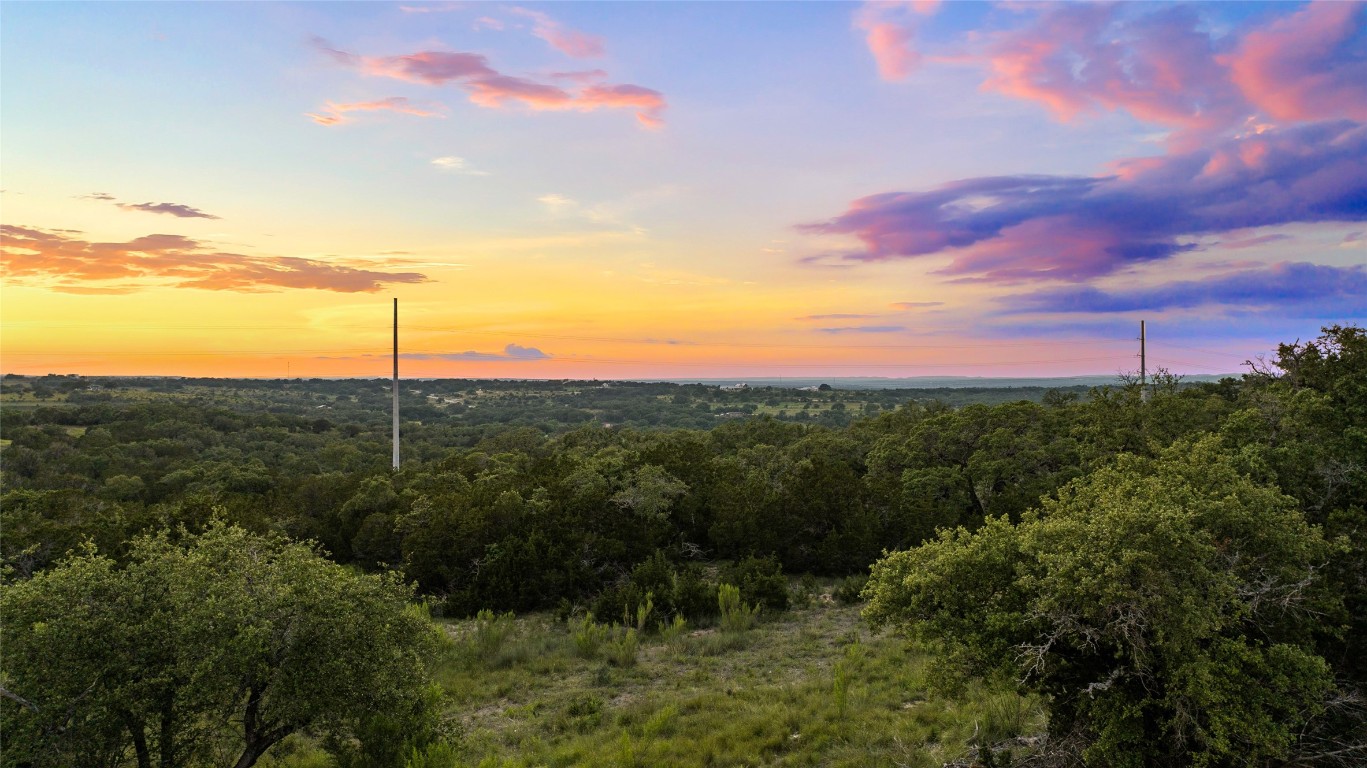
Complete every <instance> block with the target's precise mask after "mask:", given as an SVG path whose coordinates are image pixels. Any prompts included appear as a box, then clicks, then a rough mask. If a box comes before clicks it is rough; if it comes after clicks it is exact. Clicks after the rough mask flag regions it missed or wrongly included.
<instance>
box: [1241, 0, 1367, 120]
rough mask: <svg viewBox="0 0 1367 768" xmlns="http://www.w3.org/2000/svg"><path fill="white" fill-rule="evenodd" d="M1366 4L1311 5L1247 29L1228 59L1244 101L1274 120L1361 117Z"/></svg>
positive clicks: (1364, 112)
mask: <svg viewBox="0 0 1367 768" xmlns="http://www.w3.org/2000/svg"><path fill="white" fill-rule="evenodd" d="M1364 46H1367V5H1364V4H1361V3H1339V2H1335V3H1330V2H1317V3H1311V4H1310V5H1308V6H1306V7H1305V8H1304V9H1302V10H1300V11H1298V12H1297V13H1294V14H1292V15H1291V16H1288V17H1286V18H1282V19H1277V20H1275V21H1273V22H1271V23H1270V24H1268V25H1267V26H1266V27H1264V28H1262V29H1257V30H1254V31H1252V32H1249V33H1248V34H1247V35H1246V36H1245V37H1244V38H1243V40H1242V41H1241V42H1240V44H1239V47H1238V49H1237V50H1236V51H1235V52H1234V54H1233V55H1231V56H1229V57H1228V62H1229V68H1230V71H1231V73H1232V78H1233V81H1234V82H1235V83H1236V84H1237V85H1238V86H1239V88H1240V89H1242V91H1243V93H1244V95H1245V96H1247V97H1248V100H1249V101H1251V102H1253V103H1254V104H1256V105H1257V106H1258V107H1259V108H1261V109H1262V110H1263V111H1265V112H1266V113H1267V114H1268V115H1271V116H1272V117H1274V118H1277V119H1278V120H1330V119H1337V118H1348V119H1352V120H1360V121H1367V56H1364V55H1363V51H1364Z"/></svg>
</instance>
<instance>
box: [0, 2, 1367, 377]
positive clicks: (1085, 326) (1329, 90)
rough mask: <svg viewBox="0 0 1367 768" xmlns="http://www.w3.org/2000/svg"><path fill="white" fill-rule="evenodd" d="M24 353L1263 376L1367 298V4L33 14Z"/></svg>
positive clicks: (26, 62)
mask: <svg viewBox="0 0 1367 768" xmlns="http://www.w3.org/2000/svg"><path fill="white" fill-rule="evenodd" d="M0 17H2V18H3V24H0V187H2V188H3V191H0V226H3V240H0V259H2V260H3V283H0V370H3V371H4V372H7V373H21V374H30V375H41V374H46V373H81V374H90V375H99V374H107V375H183V376H264V377H284V376H293V377H302V376H310V377H311V376H377V377H380V376H388V375H389V373H390V366H391V362H390V354H391V341H392V336H391V320H392V312H393V304H392V302H393V300H394V299H395V298H397V299H398V301H399V317H400V323H399V325H400V347H401V370H402V373H403V375H405V376H413V377H438V376H439V377H508V378H552V379H561V378H602V379H608V378H614V379H620V378H681V379H687V378H728V377H730V378H736V379H737V380H743V379H744V378H746V377H761V376H776V377H782V376H794V377H798V376H827V377H832V378H835V377H843V376H850V377H852V376H888V377H905V376H946V375H964V376H1012V377H1018V376H1071V375H1081V374H1114V373H1123V372H1131V371H1136V370H1138V368H1139V360H1138V358H1137V353H1138V346H1139V345H1138V341H1137V337H1138V332H1139V322H1140V321H1141V320H1144V321H1145V322H1146V325H1147V336H1148V358H1147V359H1148V366H1149V369H1150V370H1152V369H1154V368H1158V367H1162V368H1166V369H1167V370H1169V371H1171V372H1173V373H1178V374H1186V375H1190V374H1212V373H1231V372H1238V371H1241V370H1245V368H1244V366H1243V363H1244V361H1246V360H1248V359H1250V358H1256V357H1257V356H1258V355H1269V356H1270V355H1271V354H1272V353H1273V352H1274V351H1275V349H1276V346H1277V344H1278V343H1280V342H1291V341H1295V340H1297V339H1300V340H1308V339H1311V338H1314V337H1316V336H1318V335H1319V329H1320V328H1321V327H1322V326H1325V325H1329V324H1334V323H1338V324H1356V325H1362V324H1364V322H1367V5H1364V4H1361V3H1348V2H1316V3H1308V4H1307V3H1264V2H1259V3H1230V2H1221V3H1210V4H1201V3H1197V4H1185V3H1179V4H1169V3H1158V2H1145V3H1117V4H1090V3H1066V4H1033V3H1030V4H1027V3H967V2H945V3H934V2H910V3H865V4H855V3H814V2H811V3H809V2H803V3H780V2H766V3H742V2H716V3H575V2H559V3H528V4H513V3H465V2H453V3H421V2H411V3H395V4H391V3H350V2H348V3H258V2H253V3H211V2H202V3H201V2H196V3H188V2H187V3H175V2H159V3H134V2H119V3H46V2H44V3H36V2H23V3H14V2H5V3H3V4H0Z"/></svg>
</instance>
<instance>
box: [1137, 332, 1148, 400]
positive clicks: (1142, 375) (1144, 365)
mask: <svg viewBox="0 0 1367 768" xmlns="http://www.w3.org/2000/svg"><path fill="white" fill-rule="evenodd" d="M1144 336H1145V333H1144V321H1143V320H1140V321H1139V399H1140V400H1141V401H1144V402H1148V399H1149V388H1148V386H1147V384H1148V357H1147V350H1146V349H1145V346H1146V345H1147V342H1148V340H1147V339H1145V338H1144Z"/></svg>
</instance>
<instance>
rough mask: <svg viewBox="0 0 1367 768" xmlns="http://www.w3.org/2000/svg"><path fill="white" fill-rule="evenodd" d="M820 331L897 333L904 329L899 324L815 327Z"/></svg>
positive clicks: (904, 328)
mask: <svg viewBox="0 0 1367 768" xmlns="http://www.w3.org/2000/svg"><path fill="white" fill-rule="evenodd" d="M817 330H818V331H821V332H822V333H898V332H900V331H905V330H906V327H905V326H901V325H848V326H842V327H839V328H817Z"/></svg>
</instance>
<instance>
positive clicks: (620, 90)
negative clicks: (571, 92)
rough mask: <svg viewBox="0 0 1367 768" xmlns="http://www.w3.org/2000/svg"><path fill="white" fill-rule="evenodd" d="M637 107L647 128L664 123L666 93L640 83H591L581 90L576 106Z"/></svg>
mask: <svg viewBox="0 0 1367 768" xmlns="http://www.w3.org/2000/svg"><path fill="white" fill-rule="evenodd" d="M603 107H607V108H624V109H635V110H636V119H637V120H639V121H641V124H642V125H644V126H646V127H647V128H658V127H660V126H661V125H663V124H664V118H663V116H662V113H663V112H664V109H665V98H664V94H662V93H660V92H659V91H656V90H652V89H650V88H643V87H641V86H639V85H590V86H588V87H587V88H584V89H583V90H581V91H580V92H579V99H578V101H577V102H576V108H577V109H581V110H585V111H589V110H594V109H599V108H603Z"/></svg>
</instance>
